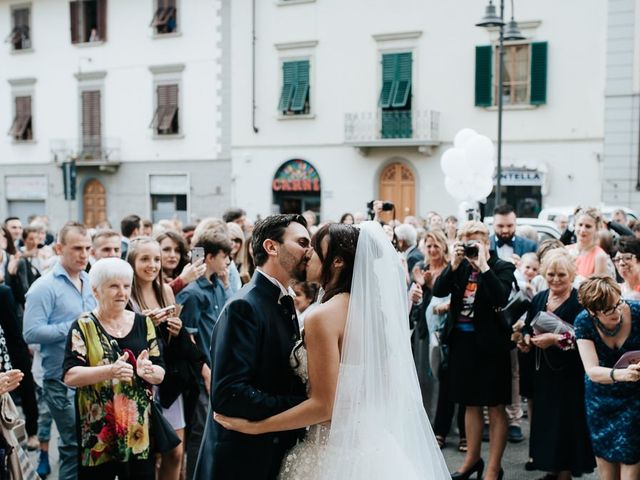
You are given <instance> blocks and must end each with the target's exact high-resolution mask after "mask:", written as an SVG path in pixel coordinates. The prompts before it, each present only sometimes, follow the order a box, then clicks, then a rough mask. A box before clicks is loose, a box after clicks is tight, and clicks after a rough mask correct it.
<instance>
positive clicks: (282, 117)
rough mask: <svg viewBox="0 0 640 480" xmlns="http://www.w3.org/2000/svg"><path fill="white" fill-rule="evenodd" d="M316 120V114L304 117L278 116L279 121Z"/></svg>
mask: <svg viewBox="0 0 640 480" xmlns="http://www.w3.org/2000/svg"><path fill="white" fill-rule="evenodd" d="M314 118H316V114H315V113H306V114H304V115H277V116H276V119H277V120H313V119H314Z"/></svg>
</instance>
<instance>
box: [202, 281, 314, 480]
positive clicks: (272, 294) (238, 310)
mask: <svg viewBox="0 0 640 480" xmlns="http://www.w3.org/2000/svg"><path fill="white" fill-rule="evenodd" d="M279 295H280V289H279V288H278V287H277V286H276V285H274V284H273V283H271V282H270V281H269V279H267V278H266V277H265V276H264V275H262V274H261V273H259V272H256V273H255V274H254V276H253V278H252V279H251V282H249V283H248V284H247V285H245V286H244V287H242V289H240V290H239V291H238V292H237V293H236V295H235V296H234V297H233V298H231V299H230V300H229V302H228V303H227V304H226V305H225V307H224V309H223V311H222V313H221V314H220V317H219V319H218V322H217V323H216V326H215V327H214V330H213V335H212V338H211V361H212V378H211V400H210V412H209V415H208V418H207V425H206V427H205V432H204V436H203V439H202V445H201V447H200V455H199V456H198V464H197V465H196V473H195V478H196V479H199V480H245V479H246V480H249V479H251V480H261V479H264V480H268V479H275V478H276V476H277V474H278V472H279V470H280V464H281V462H282V458H283V456H284V454H285V452H286V451H287V449H289V448H290V447H292V446H293V445H294V444H295V442H296V440H297V438H298V436H299V435H300V433H301V432H300V431H289V432H276V433H268V434H264V435H244V434H241V433H237V432H232V431H229V430H225V429H224V428H223V427H222V426H220V425H219V424H218V423H216V422H215V421H213V412H214V411H215V412H218V413H222V414H224V415H228V416H233V417H242V418H247V419H249V420H261V419H264V418H267V417H270V416H272V415H275V414H278V413H280V412H283V411H285V410H287V409H289V408H291V407H293V406H295V405H297V404H298V403H300V402H302V401H304V400H305V398H306V396H305V388H304V385H303V384H302V381H301V380H300V378H299V377H297V376H295V375H294V373H293V370H292V369H291V366H290V364H289V356H290V354H291V350H292V349H293V347H294V345H295V341H296V335H297V328H298V327H297V324H294V322H293V321H292V319H291V316H290V315H287V314H286V313H285V311H284V308H283V307H282V306H281V305H280V304H279V303H278V297H279Z"/></svg>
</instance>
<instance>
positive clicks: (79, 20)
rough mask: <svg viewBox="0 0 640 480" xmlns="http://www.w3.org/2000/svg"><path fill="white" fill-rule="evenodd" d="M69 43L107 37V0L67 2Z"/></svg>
mask: <svg viewBox="0 0 640 480" xmlns="http://www.w3.org/2000/svg"><path fill="white" fill-rule="evenodd" d="M69 17H70V25H71V43H87V42H101V41H105V40H106V39H107V0H73V1H71V2H70V3H69Z"/></svg>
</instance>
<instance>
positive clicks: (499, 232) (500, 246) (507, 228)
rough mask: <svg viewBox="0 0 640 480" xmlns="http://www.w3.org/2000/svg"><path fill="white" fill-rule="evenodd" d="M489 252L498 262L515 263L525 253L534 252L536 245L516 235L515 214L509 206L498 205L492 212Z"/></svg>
mask: <svg viewBox="0 0 640 480" xmlns="http://www.w3.org/2000/svg"><path fill="white" fill-rule="evenodd" d="M493 231H494V234H493V235H491V250H495V251H496V253H497V254H498V257H499V258H500V260H505V261H507V262H512V263H516V261H517V260H519V259H520V257H522V255H524V254H525V253H529V252H535V251H536V250H537V248H538V245H537V244H536V243H535V242H532V241H531V240H529V239H528V238H524V237H520V236H518V235H516V212H515V211H514V209H513V207H512V206H511V205H500V206H497V207H496V208H495V209H494V210H493Z"/></svg>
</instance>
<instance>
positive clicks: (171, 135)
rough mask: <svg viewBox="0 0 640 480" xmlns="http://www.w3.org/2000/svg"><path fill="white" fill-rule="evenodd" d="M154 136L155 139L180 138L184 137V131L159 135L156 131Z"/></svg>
mask: <svg viewBox="0 0 640 480" xmlns="http://www.w3.org/2000/svg"><path fill="white" fill-rule="evenodd" d="M152 138H153V139H154V140H180V139H182V138H184V133H173V134H170V135H158V134H157V133H154V134H153V137H152Z"/></svg>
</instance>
